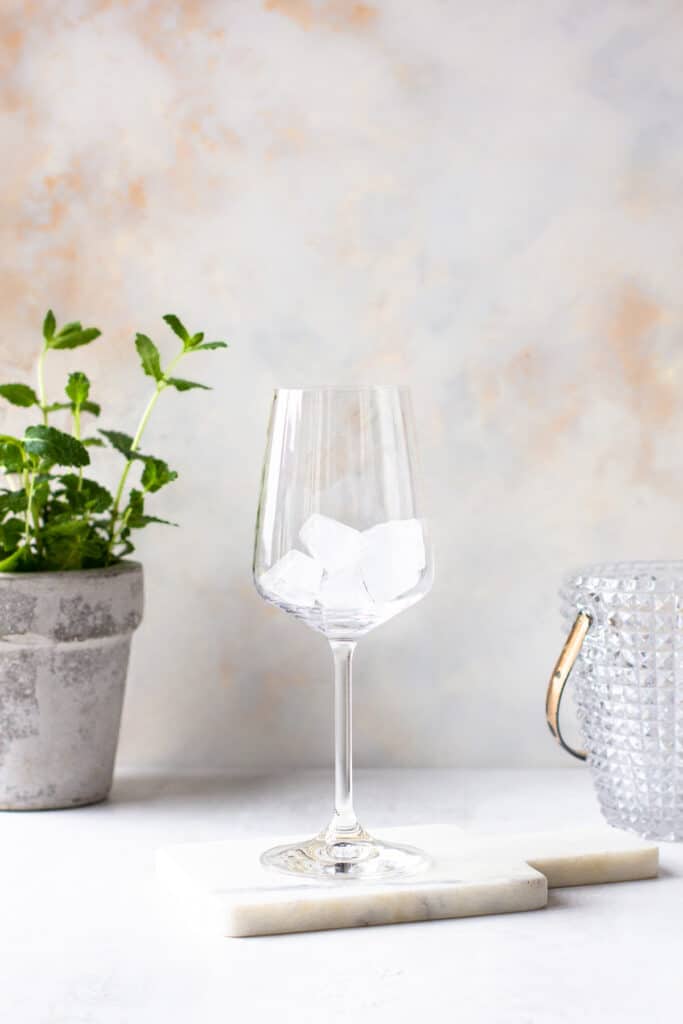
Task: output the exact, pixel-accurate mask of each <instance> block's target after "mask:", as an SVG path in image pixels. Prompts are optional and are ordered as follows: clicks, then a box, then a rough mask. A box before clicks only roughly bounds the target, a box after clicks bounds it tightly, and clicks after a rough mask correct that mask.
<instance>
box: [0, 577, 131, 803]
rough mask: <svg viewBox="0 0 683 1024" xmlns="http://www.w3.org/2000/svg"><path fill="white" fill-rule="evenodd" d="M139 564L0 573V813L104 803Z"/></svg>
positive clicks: (114, 753)
mask: <svg viewBox="0 0 683 1024" xmlns="http://www.w3.org/2000/svg"><path fill="white" fill-rule="evenodd" d="M142 609H143V572H142V566H141V565H140V564H139V563H138V562H121V563H119V564H118V565H114V566H110V567H109V568H108V569H86V570H82V571H75V572H38V573H2V574H0V809H1V810H13V811H21V810H48V809H52V808H60V807H79V806H82V805H83V804H92V803H97V802H98V801H100V800H104V799H106V797H107V795H108V794H109V790H110V788H111V782H112V775H113V770H114V758H115V756H116V746H117V743H118V736H119V726H120V722H121V709H122V706H123V696H124V692H125V686H126V674H127V671H128V657H129V654H130V644H131V639H132V636H133V632H134V631H135V630H136V629H137V627H138V626H139V625H140V622H141V620H142Z"/></svg>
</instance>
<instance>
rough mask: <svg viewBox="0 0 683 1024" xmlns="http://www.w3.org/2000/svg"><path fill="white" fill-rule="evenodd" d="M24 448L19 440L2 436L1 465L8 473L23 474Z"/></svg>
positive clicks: (0, 438)
mask: <svg viewBox="0 0 683 1024" xmlns="http://www.w3.org/2000/svg"><path fill="white" fill-rule="evenodd" d="M23 450H24V446H23V444H22V443H21V441H20V440H19V439H18V438H14V437H9V436H8V435H6V434H4V435H2V436H0V465H1V466H3V468H4V470H5V472H6V473H21V471H22V470H23V468H24V458H23Z"/></svg>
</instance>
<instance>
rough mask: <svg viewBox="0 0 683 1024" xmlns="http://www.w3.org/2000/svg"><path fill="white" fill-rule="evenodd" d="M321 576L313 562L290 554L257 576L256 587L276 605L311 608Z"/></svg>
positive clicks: (301, 553)
mask: <svg viewBox="0 0 683 1024" xmlns="http://www.w3.org/2000/svg"><path fill="white" fill-rule="evenodd" d="M322 575H323V569H322V566H321V565H320V563H319V562H316V560H315V558H311V557H310V555H305V554H304V553H303V551H295V550H292V551H288V552H287V554H286V555H283V556H282V558H280V559H279V560H278V561H277V562H275V564H274V565H271V567H270V569H268V570H267V572H264V573H263V574H262V575H261V576H259V579H258V584H259V586H260V588H261V590H263V592H264V593H265V594H267V595H268V597H270V598H272V599H273V600H275V601H282V602H284V603H285V604H294V605H298V606H299V607H302V608H310V607H311V606H312V605H314V604H315V602H316V600H317V598H318V592H319V590H320V582H321V580H322Z"/></svg>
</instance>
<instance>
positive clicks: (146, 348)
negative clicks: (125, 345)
mask: <svg viewBox="0 0 683 1024" xmlns="http://www.w3.org/2000/svg"><path fill="white" fill-rule="evenodd" d="M135 347H136V349H137V350H138V355H139V356H140V362H141V363H142V369H143V370H144V371H145V373H146V374H147V376H148V377H154V379H155V380H161V379H162V377H163V376H164V374H163V371H162V369H161V357H160V355H159V349H158V348H157V347H156V345H155V344H154V342H153V341H152V339H151V338H148V337H147V335H146V334H136V335H135Z"/></svg>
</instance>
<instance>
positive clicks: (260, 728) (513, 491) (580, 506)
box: [0, 0, 683, 771]
mask: <svg viewBox="0 0 683 1024" xmlns="http://www.w3.org/2000/svg"><path fill="white" fill-rule="evenodd" d="M0 26H1V35H0V69H1V85H0V141H1V144H2V159H1V160H0V185H1V196H2V224H1V228H0V243H1V244H0V264H1V270H0V296H1V304H0V315H1V317H2V333H1V337H2V342H1V364H2V365H1V366H0V370H1V371H2V373H3V376H4V378H5V379H7V378H9V379H29V378H30V375H31V374H32V373H33V370H34V366H35V353H36V347H37V344H38V328H39V324H40V322H41V320H42V315H43V312H44V310H45V308H46V307H47V306H48V305H53V306H54V307H55V310H56V311H57V313H58V316H59V317H60V318H61V319H71V318H73V317H80V318H82V319H84V320H86V321H88V322H95V323H97V324H100V325H101V326H102V328H103V330H104V337H103V338H102V339H101V340H100V341H98V342H97V343H96V345H95V346H93V348H92V349H90V350H84V351H83V352H81V353H79V352H76V353H73V354H68V353H66V354H61V353H56V354H55V355H54V357H53V358H52V363H51V365H50V366H49V370H48V375H49V380H50V383H51V385H52V387H53V388H58V387H60V386H61V380H62V378H63V376H64V374H65V372H66V371H67V370H68V369H73V368H76V367H80V366H83V368H84V369H87V370H88V372H90V373H91V376H92V377H93V379H94V382H95V396H94V397H96V398H102V399H105V400H106V402H107V410H106V415H105V418H104V422H103V424H102V425H103V426H110V427H111V426H113V427H121V428H124V429H126V428H127V429H130V428H131V427H133V426H134V424H135V420H136V417H137V415H138V414H139V410H140V408H141V405H142V403H144V401H145V395H146V393H147V391H148V383H147V382H146V380H145V378H143V377H142V374H141V373H139V372H138V369H137V359H136V356H135V353H134V350H133V346H132V338H133V334H134V331H135V330H143V331H146V332H147V333H149V334H151V335H152V336H154V337H156V338H157V339H158V340H160V341H161V339H162V338H163V337H164V331H163V330H161V329H160V326H159V325H160V320H159V317H160V315H161V314H162V313H165V312H167V311H168V310H169V309H173V310H175V311H177V312H178V313H179V314H181V315H182V316H183V317H184V318H186V319H187V321H189V323H190V325H191V326H192V327H194V328H195V329H199V328H204V329H206V330H207V331H208V332H209V333H210V334H212V335H213V336H218V337H227V338H228V339H229V340H230V341H231V344H232V347H231V349H230V351H229V352H227V353H220V354H206V356H202V355H199V356H196V357H195V358H196V361H197V363H196V364H195V365H196V366H197V369H196V373H195V374H194V375H196V376H200V377H201V374H202V373H203V374H204V377H205V379H210V380H211V382H212V383H213V384H214V386H215V391H214V392H213V393H211V394H210V395H208V397H207V396H204V395H202V394H197V393H192V394H188V395H177V394H166V395H165V396H164V399H163V402H162V403H160V407H159V408H158V412H157V415H156V419H155V420H154V421H153V423H152V426H151V428H150V431H149V443H148V448H149V450H150V451H155V452H158V453H159V454H160V455H163V456H166V457H167V458H168V459H169V461H170V462H171V463H172V465H173V466H174V467H175V468H177V469H178V470H179V472H180V474H181V479H180V481H179V482H178V484H177V485H176V487H175V489H174V490H169V491H168V492H167V495H166V496H160V498H159V500H158V501H157V506H156V510H157V511H158V512H159V513H160V514H167V515H168V516H169V518H172V519H176V520H178V521H179V522H181V523H182V529H181V530H178V531H171V530H164V529H162V528H158V529H155V530H154V531H152V530H148V531H147V532H146V534H145V535H142V540H141V544H140V554H141V556H142V558H143V559H144V562H145V565H146V569H147V584H148V603H147V617H146V622H145V624H144V627H143V629H142V630H141V631H140V633H139V634H138V637H137V640H136V644H135V651H134V661H133V665H132V675H131V680H130V689H129V697H128V703H127V707H126V712H125V720H124V730H123V736H122V745H121V758H122V760H123V761H125V762H127V763H128V764H135V765H140V766H143V765H144V766H168V765H171V764H175V765H181V766H185V767H194V768H197V769H201V768H207V769H208V768H218V767H227V768H230V769H236V770H242V771H253V770H258V769H272V768H274V767H276V766H280V765H285V766H291V765H298V766H306V765H318V764H324V763H327V762H328V759H329V755H330V725H331V721H330V713H331V709H330V666H329V664H328V655H327V651H326V648H325V643H324V641H323V640H322V639H321V638H320V637H317V636H316V635H314V634H313V633H310V632H308V631H307V630H306V629H305V628H304V627H302V626H299V625H297V624H296V623H294V622H293V621H291V620H289V619H287V617H286V616H284V615H282V614H281V613H279V612H277V611H274V610H272V609H269V608H268V607H266V606H265V605H264V604H262V603H261V602H260V601H259V600H258V598H257V597H256V595H255V593H254V591H253V589H252V586H251V582H250V554H251V552H250V549H251V538H252V529H253V519H254V510H255V504H256V497H257V488H258V481H259V473H260V459H261V453H262V447H263V442H264V431H265V423H266V418H267V413H268V407H269V399H270V391H271V389H272V387H273V386H274V385H276V384H294V385H296V384H299V383H316V382H320V381H326V382H341V383H344V382H353V381H382V382H409V383H410V384H411V385H412V387H413V389H414V401H415V408H416V413H417V419H418V428H419V432H420V436H421V444H422V457H423V467H424V475H425V478H426V481H425V482H426V486H427V492H428V496H429V504H430V506H431V510H432V513H433V520H434V531H435V535H436V541H437V544H438V555H439V561H438V577H437V582H436V585H435V588H434V591H433V593H432V595H431V597H430V598H429V599H428V600H426V601H425V602H423V604H422V605H421V606H419V607H417V608H416V609H414V610H412V611H411V612H410V613H408V614H407V615H405V616H403V617H401V618H399V619H396V620H394V621H393V622H392V623H389V624H388V625H386V626H385V627H383V628H382V629H381V630H379V631H378V632H377V633H376V634H374V635H372V636H370V637H369V638H368V639H367V640H365V641H364V642H363V644H362V645H361V647H360V650H359V656H358V659H357V691H356V694H357V699H356V736H357V750H358V760H359V762H360V763H361V764H366V765H370V764H375V765H376V764H383V765H397V764H413V765H433V764H479V765H494V764H506V763H507V764H514V765H541V764H544V765H550V764H552V765H555V764H564V760H563V759H562V757H561V756H560V754H559V753H558V752H557V751H556V749H555V747H554V746H553V744H552V743H551V741H550V739H549V737H548V735H547V731H546V728H545V725H544V722H543V717H542V705H543V696H544V685H545V681H546V677H547V674H548V671H549V668H550V666H551V663H552V660H553V658H554V655H555V653H556V651H557V647H558V643H559V640H560V631H559V621H558V615H557V609H556V590H557V585H558V580H559V579H560V577H561V575H562V573H563V571H564V570H565V569H566V568H568V567H571V566H572V565H574V564H575V563H577V562H581V561H585V560H590V559H596V558H601V557H623V556H642V557H650V556H657V555H661V556H669V557H671V556H680V555H681V553H682V551H683V536H682V531H681V526H680V523H681V498H682V497H683V454H682V453H681V444H680V441H679V437H680V435H681V429H682V428H683V399H682V398H681V396H680V387H681V381H682V380H683V332H682V329H681V328H682V326H683V323H682V321H683V288H682V286H681V277H682V275H683V259H682V257H683V204H682V203H681V195H682V192H681V188H682V185H683V62H682V61H681V41H682V40H683V12H682V11H681V7H680V4H678V3H676V2H673V0H672V2H652V3H648V4H643V3H640V2H629V0H613V2H602V3H598V2H595V0H584V2H582V0H564V2H561V0H548V2H543V3H540V2H533V0H522V2H515V3H509V2H506V0H488V2H487V0H461V2H458V0H451V2H444V0H441V2H439V0H421V2H420V3H415V2H413V0H382V2H377V0H372V2H367V3H354V2H352V0H320V2H316V0H266V2H264V3H260V2H256V0H253V2H248V0H242V2H238V0H232V2H230V0H187V2H180V0H149V2H144V0H110V2H106V0H102V2H98V0H81V2H78V0H59V2H57V0H41V2H37V0H35V2H28V0H27V2H24V3H19V2H13V0H3V3H2V5H1V6H0ZM161 326H162V327H163V325H161ZM164 330H165V328H164ZM107 396H108V397H107ZM1 415H2V421H3V422H9V420H10V417H9V416H7V417H6V412H5V410H4V409H3V410H2V413H1ZM0 429H2V422H0ZM100 458H101V461H100V465H101V466H102V467H103V472H105V473H109V474H113V471H114V468H115V465H114V463H113V461H111V462H110V461H108V459H107V457H106V456H105V455H102V456H101V457H100ZM112 460H113V457H112Z"/></svg>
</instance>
